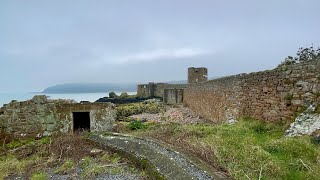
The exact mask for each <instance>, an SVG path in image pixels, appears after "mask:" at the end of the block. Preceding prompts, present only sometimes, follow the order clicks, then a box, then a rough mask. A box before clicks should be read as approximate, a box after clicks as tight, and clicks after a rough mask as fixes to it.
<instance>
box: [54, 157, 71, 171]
mask: <svg viewBox="0 0 320 180" xmlns="http://www.w3.org/2000/svg"><path fill="white" fill-rule="evenodd" d="M75 166H76V164H75V163H74V162H73V161H71V160H68V161H66V162H64V163H63V164H62V165H61V166H60V167H59V168H57V169H56V170H55V171H54V173H57V174H67V173H68V172H70V171H72V170H73V169H74V168H75Z"/></svg>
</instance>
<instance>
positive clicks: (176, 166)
mask: <svg viewBox="0 0 320 180" xmlns="http://www.w3.org/2000/svg"><path fill="white" fill-rule="evenodd" d="M89 139H90V140H92V141H94V142H97V143H99V144H101V145H103V146H104V147H105V148H108V149H112V150H115V151H117V152H120V153H121V154H123V155H126V156H129V158H130V159H134V160H135V161H136V162H137V163H138V164H140V165H142V166H144V168H146V170H147V172H148V173H149V174H150V176H151V177H153V178H154V179H169V180H171V179H172V180H179V179H181V180H188V179H199V180H207V179H221V177H219V176H214V175H210V174H208V173H207V172H206V171H203V170H201V169H200V168H199V167H198V166H197V165H195V164H194V163H192V162H191V161H190V160H188V159H186V158H185V157H184V156H182V155H181V154H180V153H179V152H176V151H173V150H171V149H169V148H166V147H164V146H162V145H160V144H158V143H156V142H154V141H152V140H148V139H142V138H137V137H133V136H128V135H123V134H117V133H114V134H96V135H91V136H90V137H89Z"/></svg>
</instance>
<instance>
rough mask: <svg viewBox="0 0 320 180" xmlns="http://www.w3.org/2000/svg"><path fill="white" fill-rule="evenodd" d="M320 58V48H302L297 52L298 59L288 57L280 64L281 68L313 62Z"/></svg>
mask: <svg viewBox="0 0 320 180" xmlns="http://www.w3.org/2000/svg"><path fill="white" fill-rule="evenodd" d="M319 57H320V48H317V49H315V48H314V47H313V46H311V47H309V48H303V47H301V48H299V50H298V51H297V53H296V57H292V56H288V57H287V58H285V59H284V61H283V62H282V63H281V64H280V66H283V65H291V64H296V63H301V62H308V61H313V60H316V59H317V58H319Z"/></svg>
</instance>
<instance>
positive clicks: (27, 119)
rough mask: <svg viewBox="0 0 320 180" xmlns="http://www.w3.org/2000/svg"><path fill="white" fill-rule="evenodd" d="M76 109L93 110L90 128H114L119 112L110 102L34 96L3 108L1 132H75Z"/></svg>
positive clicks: (33, 133) (16, 134)
mask: <svg viewBox="0 0 320 180" xmlns="http://www.w3.org/2000/svg"><path fill="white" fill-rule="evenodd" d="M73 112H89V113H90V131H92V132H95V131H106V130H111V129H112V127H113V123H114V121H115V119H116V111H115V110H114V107H113V105H112V104H111V103H84V104H82V103H76V102H74V101H72V100H71V101H70V100H50V99H47V97H46V96H35V97H34V98H32V99H31V100H28V101H23V102H17V101H13V102H11V103H9V104H7V105H6V106H4V107H2V108H0V131H1V132H4V133H8V134H12V135H15V136H46V135H51V134H54V133H68V132H73V123H74V122H73Z"/></svg>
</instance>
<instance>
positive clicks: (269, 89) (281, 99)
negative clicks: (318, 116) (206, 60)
mask: <svg viewBox="0 0 320 180" xmlns="http://www.w3.org/2000/svg"><path fill="white" fill-rule="evenodd" d="M319 91H320V60H315V61H311V62H308V63H299V64H295V65H286V66H280V67H278V68H276V69H274V70H270V71H263V72H257V73H250V74H239V75H235V76H229V77H224V78H220V79H215V80H211V81H207V82H201V83H195V84H190V85H189V87H188V88H187V89H185V90H184V104H186V105H187V106H189V107H190V108H191V109H193V110H194V111H196V112H197V113H199V114H200V115H202V116H203V117H205V118H208V119H210V120H212V121H216V122H217V121H224V120H229V119H233V118H238V117H241V116H250V117H253V118H257V119H261V120H265V121H278V120H288V119H292V118H293V117H294V115H295V112H297V111H299V110H301V109H302V108H303V106H309V105H310V104H319V103H320V97H319V96H320V93H319Z"/></svg>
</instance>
